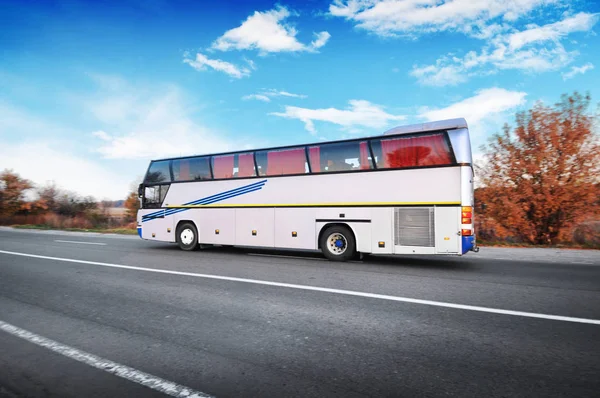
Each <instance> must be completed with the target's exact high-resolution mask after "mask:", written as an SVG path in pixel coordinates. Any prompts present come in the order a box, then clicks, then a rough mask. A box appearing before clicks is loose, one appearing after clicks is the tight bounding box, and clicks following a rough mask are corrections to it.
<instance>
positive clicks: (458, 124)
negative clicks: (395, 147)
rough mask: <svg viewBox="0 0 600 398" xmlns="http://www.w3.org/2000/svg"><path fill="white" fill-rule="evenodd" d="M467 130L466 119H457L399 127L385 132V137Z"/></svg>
mask: <svg viewBox="0 0 600 398" xmlns="http://www.w3.org/2000/svg"><path fill="white" fill-rule="evenodd" d="M466 128H468V126H467V121H466V120H465V119H464V118H457V119H446V120H437V121H433V122H428V123H418V124H410V125H406V126H398V127H394V128H393V129H390V130H388V131H386V132H384V133H383V135H390V134H410V133H422V132H426V131H437V130H454V129H466Z"/></svg>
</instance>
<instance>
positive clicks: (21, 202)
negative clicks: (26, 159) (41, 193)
mask: <svg viewBox="0 0 600 398" xmlns="http://www.w3.org/2000/svg"><path fill="white" fill-rule="evenodd" d="M31 188H33V185H32V184H31V182H30V181H29V180H26V179H24V178H21V176H19V175H18V174H16V173H14V172H13V171H12V170H4V171H3V172H2V174H0V216H1V217H10V216H12V215H15V214H17V213H18V212H19V211H21V210H24V207H26V206H27V204H26V202H25V191H27V190H29V189H31Z"/></svg>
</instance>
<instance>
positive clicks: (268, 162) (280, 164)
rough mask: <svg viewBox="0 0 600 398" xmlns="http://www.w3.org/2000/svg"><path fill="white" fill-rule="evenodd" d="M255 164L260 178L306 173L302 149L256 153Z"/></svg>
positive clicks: (305, 162)
mask: <svg viewBox="0 0 600 398" xmlns="http://www.w3.org/2000/svg"><path fill="white" fill-rule="evenodd" d="M256 163H257V164H258V170H259V173H260V175H261V176H276V175H290V174H305V173H308V162H307V161H306V152H305V150H304V148H293V149H280V150H272V151H263V152H257V153H256Z"/></svg>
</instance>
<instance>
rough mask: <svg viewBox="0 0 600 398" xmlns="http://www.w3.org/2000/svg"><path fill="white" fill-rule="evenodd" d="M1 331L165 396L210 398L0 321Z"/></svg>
mask: <svg viewBox="0 0 600 398" xmlns="http://www.w3.org/2000/svg"><path fill="white" fill-rule="evenodd" d="M0 330H3V331H4V332H6V333H9V334H12V335H13V336H16V337H19V338H21V339H24V340H27V341H29V342H30V343H33V344H36V345H38V346H40V347H44V348H47V349H49V350H51V351H54V352H56V353H58V354H61V355H64V356H66V357H68V358H71V359H74V360H76V361H79V362H83V363H85V364H86V365H90V366H92V367H94V368H96V369H100V370H103V371H105V372H108V373H111V374H113V375H115V376H118V377H122V378H123V379H126V380H129V381H132V382H134V383H137V384H141V385H143V386H145V387H148V388H151V389H153V390H155V391H159V392H161V393H163V394H168V395H170V396H173V397H187V398H200V397H210V395H207V394H205V393H202V392H199V391H195V390H192V389H191V388H189V387H185V386H182V385H180V384H177V383H173V382H171V381H168V380H164V379H161V378H160V377H157V376H153V375H151V374H148V373H145V372H142V371H140V370H137V369H134V368H131V367H129V366H125V365H121V364H119V363H116V362H113V361H111V360H109V359H104V358H101V357H99V356H96V355H94V354H90V353H89V352H85V351H81V350H78V349H77V348H73V347H69V346H68V345H65V344H61V343H58V342H56V341H54V340H50V339H48V338H46V337H43V336H40V335H37V334H35V333H32V332H30V331H27V330H25V329H21V328H19V327H17V326H14V325H11V324H10V323H6V322H4V321H0Z"/></svg>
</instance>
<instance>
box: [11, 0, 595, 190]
mask: <svg viewBox="0 0 600 398" xmlns="http://www.w3.org/2000/svg"><path fill="white" fill-rule="evenodd" d="M599 19H600V1H597V0H587V1H584V0H574V1H567V0H510V1H509V0H446V1H444V0H303V1H292V0H290V1H280V2H271V1H225V0H224V1H218V2H215V1H211V2H208V1H167V0H121V1H115V2H112V1H108V0H107V1H83V0H68V1H67V0H64V1H50V0H47V1H16V0H15V1H8V2H7V1H6V0H4V1H3V2H2V7H0V26H1V27H2V28H1V29H0V171H1V170H4V169H12V170H13V171H15V172H17V173H19V174H20V175H21V176H22V177H24V178H27V179H29V180H31V181H33V182H34V183H35V184H37V185H44V184H47V183H49V182H54V183H56V184H57V185H59V186H60V187H62V188H63V189H66V190H70V191H73V192H76V193H78V194H80V195H92V196H94V197H96V198H97V199H98V200H102V199H110V200H118V199H124V198H125V197H126V196H127V194H128V193H129V192H130V190H131V189H132V187H135V186H136V184H137V183H139V182H140V180H141V178H142V176H143V175H144V173H145V171H146V169H147V167H148V164H149V161H150V160H151V159H157V158H164V157H172V156H183V155H193V154H206V153H213V152H220V151H228V150H244V149H253V148H261V147H269V146H278V145H294V144H307V143H313V142H322V141H327V140H335V139H344V138H352V137H360V136H370V135H377V134H381V133H382V132H384V131H385V130H387V129H390V128H392V127H395V126H399V125H406V124H413V123H422V122H426V121H431V120H442V119H450V118H458V117H464V118H465V119H466V120H467V123H468V124H469V128H470V132H471V140H472V146H473V152H474V155H475V157H476V158H480V157H481V150H480V146H481V145H482V144H485V143H486V142H487V139H488V138H489V137H490V136H491V135H492V134H494V133H497V132H499V131H500V130H501V128H502V125H503V124H504V123H509V125H514V120H515V114H516V112H519V111H524V110H527V109H529V108H530V107H531V106H533V105H534V103H535V102H536V101H543V102H545V103H546V104H554V103H556V102H557V101H559V100H560V96H561V95H562V94H568V93H572V92H574V91H579V92H582V93H585V92H589V93H590V94H591V96H592V101H593V103H598V102H599V98H598V96H600V40H599V38H598V36H597V31H598V30H599V26H600V24H598V20H599Z"/></svg>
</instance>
